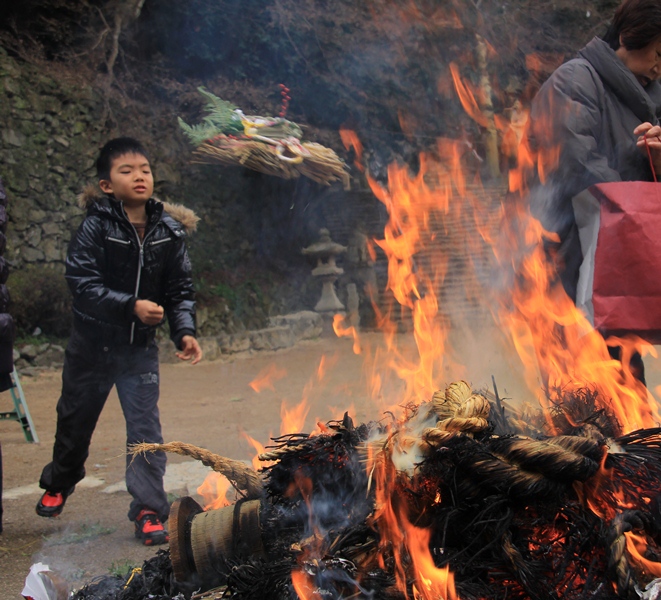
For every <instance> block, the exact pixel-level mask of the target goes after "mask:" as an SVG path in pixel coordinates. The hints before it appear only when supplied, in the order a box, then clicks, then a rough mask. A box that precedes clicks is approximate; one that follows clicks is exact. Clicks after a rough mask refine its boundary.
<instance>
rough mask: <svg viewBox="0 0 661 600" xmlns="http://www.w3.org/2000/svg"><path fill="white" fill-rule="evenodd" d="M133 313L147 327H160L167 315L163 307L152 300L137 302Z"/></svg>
mask: <svg viewBox="0 0 661 600" xmlns="http://www.w3.org/2000/svg"><path fill="white" fill-rule="evenodd" d="M133 312H134V313H135V316H136V317H138V319H140V320H141V321H142V322H143V323H144V324H145V325H158V324H159V323H160V322H161V321H162V320H163V315H164V314H165V313H164V311H163V307H162V306H159V305H158V304H156V302H152V301H151V300H136V301H135V308H134V309H133Z"/></svg>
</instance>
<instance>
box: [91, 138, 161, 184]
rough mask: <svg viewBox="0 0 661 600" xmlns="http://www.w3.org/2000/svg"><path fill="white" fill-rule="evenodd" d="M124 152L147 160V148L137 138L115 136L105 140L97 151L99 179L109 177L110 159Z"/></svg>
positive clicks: (97, 173) (107, 178)
mask: <svg viewBox="0 0 661 600" xmlns="http://www.w3.org/2000/svg"><path fill="white" fill-rule="evenodd" d="M124 154H139V155H140V156H144V157H145V158H146V159H147V160H148V161H149V154H148V153H147V150H145V147H144V146H143V145H142V144H141V143H140V142H139V141H138V140H136V139H133V138H130V137H119V138H115V139H113V140H110V141H109V142H106V144H105V146H103V148H101V152H99V158H97V159H96V175H97V177H98V178H99V181H101V180H102V179H105V180H109V179H110V169H111V168H112V161H113V160H115V159H116V158H119V157H120V156H123V155H124ZM150 162H151V161H150Z"/></svg>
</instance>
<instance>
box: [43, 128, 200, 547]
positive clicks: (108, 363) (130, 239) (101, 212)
mask: <svg viewBox="0 0 661 600" xmlns="http://www.w3.org/2000/svg"><path fill="white" fill-rule="evenodd" d="M96 168H97V174H98V178H99V187H100V188H101V190H102V191H103V192H104V195H100V196H99V197H97V196H96V194H95V191H94V192H90V190H89V189H88V190H87V191H86V193H85V194H83V196H82V197H81V201H82V204H84V206H85V207H86V208H87V216H86V218H85V219H84V221H83V222H82V223H81V225H80V227H79V228H78V231H77V232H76V235H75V237H74V238H73V239H72V241H71V244H70V246H69V252H68V255H67V260H66V274H65V276H66V279H67V282H68V284H69V287H70V289H71V291H72V293H73V314H74V324H73V331H72V334H71V337H70V339H69V343H68V345H67V350H66V354H65V360H64V369H63V372H62V395H61V396H60V400H59V402H58V404H57V431H56V433H55V444H54V447H53V461H52V462H51V463H49V464H48V465H46V467H44V470H43V472H42V474H41V479H40V481H39V485H40V487H41V488H42V489H44V490H46V492H45V493H44V494H43V495H42V497H41V499H40V500H39V502H38V504H37V509H36V510H37V514H38V515H41V516H42V517H56V516H57V515H59V514H60V513H61V512H62V509H63V508H64V504H65V502H66V500H67V497H68V496H70V495H71V493H72V492H73V490H74V488H75V485H76V484H77V483H78V482H79V481H80V480H81V479H83V477H84V476H85V466H84V465H85V460H86V459H87V457H88V454H89V445H90V441H91V439H92V433H93V432H94V428H95V426H96V423H97V420H98V418H99V415H100V413H101V409H102V408H103V405H104V404H105V401H106V399H107V398H108V394H109V393H110V390H111V389H112V386H113V385H116V386H117V394H118V396H119V400H120V403H121V406H122V411H123V413H124V418H125V420H126V430H127V445H128V444H134V443H137V442H157V443H162V442H163V437H162V436H161V424H160V420H159V413H158V406H157V402H158V393H159V384H158V377H159V376H158V348H157V346H156V343H155V341H154V334H155V331H156V328H157V327H158V326H159V325H161V323H163V321H164V315H167V319H168V322H169V325H170V337H171V338H172V341H173V342H174V344H175V346H176V347H177V348H178V349H179V350H180V351H179V352H177V356H178V357H179V358H180V359H181V360H190V361H191V364H196V363H197V362H199V361H200V359H201V358H202V351H201V349H200V346H199V344H198V342H197V340H196V339H195V301H194V293H193V283H192V280H191V264H190V261H189V259H188V253H187V251H186V246H185V243H184V237H185V235H186V230H193V229H194V228H195V225H196V224H197V221H198V220H199V219H198V218H197V217H196V216H195V214H194V213H193V212H192V211H191V210H188V209H186V208H183V207H181V206H177V205H169V204H167V203H162V202H159V201H158V200H155V199H153V198H152V197H151V195H152V192H153V189H154V179H153V177H152V173H151V169H150V166H149V158H148V155H147V152H146V151H145V149H144V148H143V146H142V145H141V144H140V142H138V141H136V140H134V139H132V138H117V139H114V140H111V141H109V142H108V143H107V144H106V145H105V146H104V147H103V148H102V150H101V153H100V155H99V158H98V160H97V163H96ZM165 460H166V459H165V455H164V454H163V453H157V454H153V455H151V456H149V459H148V460H147V459H146V458H144V457H136V458H132V457H130V456H127V460H126V486H127V488H128V491H129V493H130V494H131V496H133V501H132V502H131V506H130V509H129V513H128V517H129V519H130V520H131V521H134V522H135V535H136V537H138V538H140V539H141V540H142V542H143V543H144V544H146V545H148V546H150V545H153V544H162V543H165V542H167V541H168V540H169V537H168V533H167V531H166V530H165V528H164V527H163V522H164V521H165V520H167V518H168V514H169V504H168V501H167V497H166V494H165V491H164V489H163V474H164V472H165Z"/></svg>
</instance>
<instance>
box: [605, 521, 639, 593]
mask: <svg viewBox="0 0 661 600" xmlns="http://www.w3.org/2000/svg"><path fill="white" fill-rule="evenodd" d="M645 528H646V523H645V520H644V515H643V513H641V512H640V511H637V510H627V511H624V512H622V513H620V514H618V515H616V516H615V518H614V519H613V520H612V521H611V526H610V531H609V533H608V538H607V543H608V548H607V550H608V568H609V569H610V570H612V572H613V574H614V576H615V583H616V585H617V592H618V595H619V596H620V597H621V598H636V597H637V594H636V593H635V587H636V584H637V582H636V580H635V575H634V573H633V570H632V569H631V566H630V565H629V560H628V558H627V540H626V537H625V535H624V534H625V532H627V531H632V530H637V531H645Z"/></svg>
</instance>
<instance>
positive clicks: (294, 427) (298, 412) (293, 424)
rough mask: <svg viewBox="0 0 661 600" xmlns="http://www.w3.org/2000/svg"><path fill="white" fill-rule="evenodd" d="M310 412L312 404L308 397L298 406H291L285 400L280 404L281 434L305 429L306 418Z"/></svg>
mask: <svg viewBox="0 0 661 600" xmlns="http://www.w3.org/2000/svg"><path fill="white" fill-rule="evenodd" d="M309 412H310V406H309V404H308V402H307V399H306V398H303V400H301V401H300V402H299V403H298V404H297V405H296V406H293V407H292V408H289V407H288V406H287V403H286V402H285V401H284V400H283V401H282V405H281V406H280V419H281V423H280V434H281V435H285V434H286V433H292V432H301V431H303V430H304V429H305V418H306V417H307V416H308V413H309Z"/></svg>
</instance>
